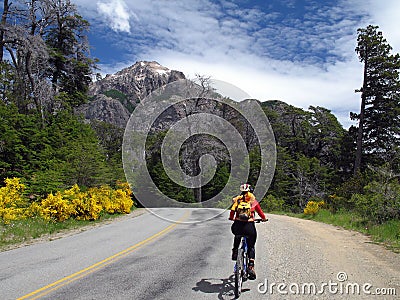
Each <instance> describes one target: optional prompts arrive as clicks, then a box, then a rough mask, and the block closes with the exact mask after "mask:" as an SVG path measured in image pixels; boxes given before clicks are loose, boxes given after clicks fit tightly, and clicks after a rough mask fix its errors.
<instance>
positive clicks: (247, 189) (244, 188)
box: [240, 183, 250, 192]
mask: <svg viewBox="0 0 400 300" xmlns="http://www.w3.org/2000/svg"><path fill="white" fill-rule="evenodd" d="M240 191H241V192H250V184H248V183H245V184H242V185H241V186H240Z"/></svg>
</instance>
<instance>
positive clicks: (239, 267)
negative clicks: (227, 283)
mask: <svg viewBox="0 0 400 300" xmlns="http://www.w3.org/2000/svg"><path fill="white" fill-rule="evenodd" d="M244 272H245V270H244V252H243V249H239V250H238V256H237V260H236V268H235V297H236V298H239V296H240V293H241V292H242V284H243V274H244Z"/></svg>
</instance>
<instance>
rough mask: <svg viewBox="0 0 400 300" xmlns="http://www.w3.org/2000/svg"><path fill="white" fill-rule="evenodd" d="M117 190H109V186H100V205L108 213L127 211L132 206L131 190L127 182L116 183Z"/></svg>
mask: <svg viewBox="0 0 400 300" xmlns="http://www.w3.org/2000/svg"><path fill="white" fill-rule="evenodd" d="M117 187H118V189H117V190H111V189H110V188H109V187H104V186H103V187H101V188H100V189H101V194H102V196H103V197H102V205H103V207H104V210H105V211H106V212H107V213H109V214H115V213H126V214H127V213H129V212H130V210H131V207H132V206H133V201H132V199H131V195H132V191H131V189H130V188H129V185H128V183H118V184H117Z"/></svg>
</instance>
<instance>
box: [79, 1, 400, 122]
mask: <svg viewBox="0 0 400 300" xmlns="http://www.w3.org/2000/svg"><path fill="white" fill-rule="evenodd" d="M73 3H75V4H76V5H77V6H78V9H79V12H80V13H81V14H82V15H83V17H84V18H85V19H87V20H88V21H89V22H90V23H91V32H90V35H89V41H90V44H91V45H92V55H93V56H94V57H97V58H99V59H100V63H99V66H100V68H101V73H103V74H107V73H114V72H116V71H118V70H120V69H122V68H124V67H127V66H130V65H132V64H134V63H135V62H136V61H138V60H155V61H158V62H159V63H160V64H162V65H164V66H166V67H168V68H170V69H176V70H180V71H182V72H184V73H185V75H186V76H187V77H188V78H194V76H195V74H200V75H205V76H211V78H213V79H218V80H223V81H226V82H229V83H231V84H233V85H235V86H237V87H239V88H241V89H242V90H244V91H245V92H247V94H249V95H250V96H251V97H252V98H256V99H259V100H261V101H265V100H271V99H279V100H282V101H285V102H287V103H289V104H292V105H295V106H298V107H302V108H305V109H306V108H308V106H310V105H314V106H316V105H319V106H323V107H326V108H328V109H330V110H332V112H333V113H335V115H336V116H337V117H338V119H339V120H340V122H341V123H342V124H343V125H344V126H345V127H348V126H349V125H350V124H351V122H350V120H349V117H348V116H349V112H350V111H355V112H357V111H358V110H359V103H360V95H359V94H356V93H354V90H355V89H357V88H359V87H360V86H361V84H362V65H361V63H359V62H358V59H357V56H356V53H355V51H354V48H355V45H356V38H357V33H356V31H357V28H360V27H366V26H367V25H368V24H374V25H378V26H379V27H380V30H382V31H383V34H384V37H385V38H386V39H387V41H388V43H389V44H390V45H391V46H392V47H393V52H395V53H397V52H400V31H399V30H397V28H400V18H399V17H400V1H398V0H385V1H381V0H349V1H342V0H336V1H329V0H328V1H317V0H282V1H275V0H270V1H268V0H267V1H245V0H236V1H224V0H223V1H213V0H175V1H174V0H170V1H165V0H149V1H143V0H133V1H132V0H130V1H128V0H111V1H106V0H92V1H87V0H73Z"/></svg>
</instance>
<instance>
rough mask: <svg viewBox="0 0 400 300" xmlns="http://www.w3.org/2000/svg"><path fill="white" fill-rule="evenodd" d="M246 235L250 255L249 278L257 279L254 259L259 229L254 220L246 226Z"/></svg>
mask: <svg viewBox="0 0 400 300" xmlns="http://www.w3.org/2000/svg"><path fill="white" fill-rule="evenodd" d="M246 236H247V255H248V257H249V265H248V270H247V272H248V275H249V279H251V280H254V279H256V273H255V271H254V259H255V255H256V253H255V244H256V240H257V231H256V227H255V225H254V223H253V222H249V223H248V225H247V226H246Z"/></svg>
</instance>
